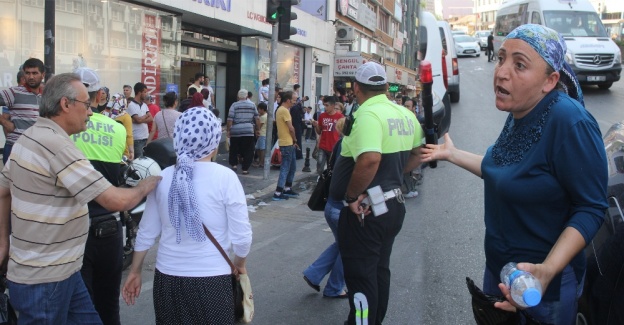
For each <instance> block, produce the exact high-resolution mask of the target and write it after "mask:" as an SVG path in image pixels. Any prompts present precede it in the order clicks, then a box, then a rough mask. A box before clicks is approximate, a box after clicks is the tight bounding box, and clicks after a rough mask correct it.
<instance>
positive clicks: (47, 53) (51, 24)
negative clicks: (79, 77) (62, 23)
mask: <svg viewBox="0 0 624 325" xmlns="http://www.w3.org/2000/svg"><path fill="white" fill-rule="evenodd" d="M55 25H56V4H55V1H54V0H46V1H45V8H44V14H43V30H44V31H43V35H44V40H43V48H44V52H43V64H44V65H45V66H46V73H47V74H54V69H55V64H54V34H55V33H54V29H55ZM49 78H50V77H49V76H48V75H46V80H48V79H49Z"/></svg>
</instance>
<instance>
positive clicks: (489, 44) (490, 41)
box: [487, 32, 494, 62]
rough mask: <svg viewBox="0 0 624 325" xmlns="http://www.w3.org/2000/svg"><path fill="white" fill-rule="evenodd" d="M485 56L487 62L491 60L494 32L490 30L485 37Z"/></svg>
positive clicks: (492, 56)
mask: <svg viewBox="0 0 624 325" xmlns="http://www.w3.org/2000/svg"><path fill="white" fill-rule="evenodd" d="M487 56H488V62H492V58H494V32H490V35H489V36H488V38H487Z"/></svg>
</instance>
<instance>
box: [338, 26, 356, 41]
mask: <svg viewBox="0 0 624 325" xmlns="http://www.w3.org/2000/svg"><path fill="white" fill-rule="evenodd" d="M354 39H355V32H354V31H353V27H351V26H340V27H337V28H336V42H353V40H354Z"/></svg>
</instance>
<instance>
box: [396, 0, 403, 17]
mask: <svg viewBox="0 0 624 325" xmlns="http://www.w3.org/2000/svg"><path fill="white" fill-rule="evenodd" d="M394 19H396V20H398V21H399V22H401V21H403V6H402V5H401V1H400V0H397V1H396V2H395V3H394Z"/></svg>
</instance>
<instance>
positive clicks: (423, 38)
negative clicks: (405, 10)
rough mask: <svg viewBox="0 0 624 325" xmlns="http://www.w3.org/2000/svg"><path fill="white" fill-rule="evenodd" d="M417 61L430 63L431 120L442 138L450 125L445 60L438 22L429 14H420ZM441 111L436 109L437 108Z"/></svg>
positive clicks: (424, 12)
mask: <svg viewBox="0 0 624 325" xmlns="http://www.w3.org/2000/svg"><path fill="white" fill-rule="evenodd" d="M418 43H419V49H418V52H419V53H418V59H419V60H427V61H429V62H431V72H432V74H433V86H432V89H433V93H434V94H433V102H434V103H433V106H434V108H433V120H434V122H435V123H436V124H437V125H438V137H439V138H440V137H442V136H443V135H444V133H446V132H447V131H448V129H449V127H450V125H451V101H450V100H449V96H448V93H447V90H446V87H447V82H448V80H447V73H448V70H449V69H450V67H449V69H447V66H446V59H445V58H444V56H443V55H442V54H443V48H442V38H441V37H440V27H439V26H438V21H437V20H436V18H435V17H434V16H433V14H431V13H430V12H426V11H421V12H420V26H419V27H418ZM438 105H439V106H440V107H441V108H442V109H436V107H437V106H438Z"/></svg>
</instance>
